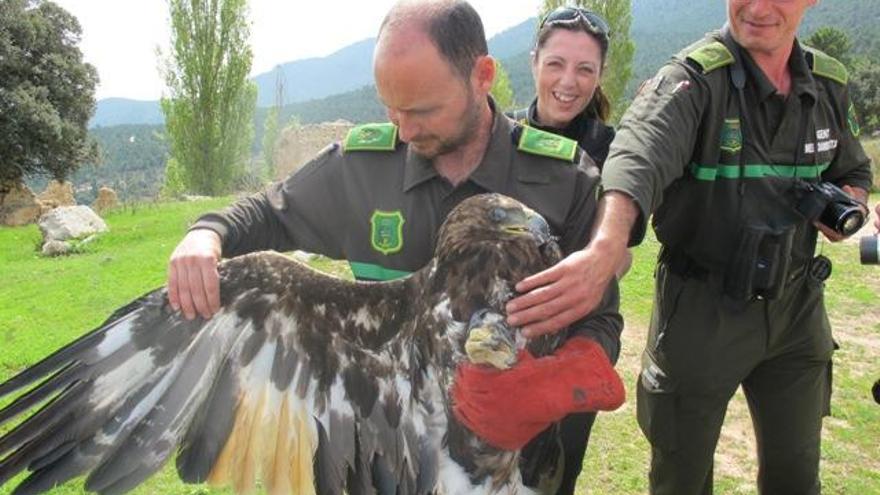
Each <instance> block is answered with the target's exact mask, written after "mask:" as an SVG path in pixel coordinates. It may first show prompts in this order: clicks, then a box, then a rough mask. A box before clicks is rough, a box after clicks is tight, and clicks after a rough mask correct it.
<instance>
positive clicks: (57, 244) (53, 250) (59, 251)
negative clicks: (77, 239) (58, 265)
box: [40, 241, 71, 256]
mask: <svg viewBox="0 0 880 495" xmlns="http://www.w3.org/2000/svg"><path fill="white" fill-rule="evenodd" d="M70 249H71V245H70V243H69V242H65V241H49V242H47V243H45V244H43V250H42V252H41V253H40V254H42V255H43V256H63V255H65V254H67V253H69V252H70Z"/></svg>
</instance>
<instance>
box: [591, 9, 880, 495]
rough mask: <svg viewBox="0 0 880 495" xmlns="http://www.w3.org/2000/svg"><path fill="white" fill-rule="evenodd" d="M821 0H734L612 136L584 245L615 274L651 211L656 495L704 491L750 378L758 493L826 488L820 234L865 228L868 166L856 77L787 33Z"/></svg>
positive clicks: (646, 360) (826, 335)
mask: <svg viewBox="0 0 880 495" xmlns="http://www.w3.org/2000/svg"><path fill="white" fill-rule="evenodd" d="M816 1H817V0H728V1H727V13H728V24H727V25H726V26H725V27H724V29H722V30H721V31H720V32H715V33H710V34H709V35H707V37H706V38H704V39H703V40H701V41H699V42H697V43H695V44H694V45H692V46H690V47H688V48H687V49H685V50H684V51H683V52H682V53H681V54H679V55H678V56H676V57H675V58H674V59H673V60H672V61H670V62H669V63H668V64H667V65H666V66H665V67H663V68H662V69H660V71H659V72H658V74H657V75H656V76H655V77H654V78H652V79H650V80H648V81H646V82H645V83H644V84H643V85H642V87H641V88H640V90H639V93H638V95H637V97H636V99H635V101H634V103H633V104H632V106H631V107H630V108H629V110H628V111H627V114H626V116H625V117H624V119H623V121H622V123H621V126H620V128H619V130H618V134H617V138H616V139H615V141H614V143H613V144H612V146H611V152H610V155H609V157H608V160H607V162H606V165H605V169H604V171H603V182H604V187H605V193H604V195H603V198H602V204H601V207H600V208H601V209H600V211H601V215H602V216H601V220H600V225H599V226H598V228H597V231H596V232H595V235H594V237H593V239H594V240H593V245H592V247H591V249H592V253H588V255H590V256H594V257H595V259H605V260H606V263H605V264H604V267H605V269H606V271H608V270H611V269H612V267H614V266H616V265H615V262H616V260H618V259H619V258H620V257H621V256H622V255H623V253H624V251H625V247H626V244H627V239H629V241H630V243H631V244H634V243H638V242H640V241H641V239H642V237H643V235H644V232H645V228H646V223H647V219H648V218H649V216H650V215H651V214H652V213H653V215H654V216H653V222H652V223H653V227H654V229H655V232H656V234H657V238H658V240H659V241H660V242H661V244H662V249H661V254H660V260H659V264H658V267H657V271H656V280H657V292H656V300H655V305H654V311H653V316H652V319H651V326H650V332H649V336H648V342H647V346H646V349H645V351H644V354H643V360H642V363H643V367H642V372H641V374H640V377H639V383H638V419H639V424H640V426H641V427H642V430H643V432H644V433H645V435H646V436H647V438H648V440H649V441H650V442H651V447H652V462H651V474H650V486H651V492H652V493H656V494H677V495H678V494H708V493H711V492H712V485H713V480H712V478H713V476H712V472H713V452H714V450H715V446H716V443H717V441H718V437H719V433H720V429H721V425H722V422H723V420H724V415H725V411H726V409H727V404H728V401H729V400H730V398H731V397H732V396H733V394H734V393H735V392H736V389H737V387H738V386H740V385H742V386H743V389H744V391H745V394H746V397H747V399H748V403H749V407H750V410H751V413H752V418H753V423H754V425H755V430H756V436H757V440H758V442H757V443H758V450H759V453H758V459H759V463H760V468H759V475H758V485H759V489H760V492H761V493H773V494H782V493H797V494H813V493H819V491H820V482H819V473H818V471H819V444H820V431H821V425H822V417H823V416H824V415H825V414H827V413H828V411H829V403H830V387H831V354H832V350H833V347H834V344H833V342H832V339H831V328H830V325H829V322H828V318H827V316H826V313H825V308H824V305H823V299H822V290H823V281H824V280H825V278H827V276H828V275H829V273H830V261H829V260H828V259H827V258H825V257H823V256H815V255H814V251H815V247H816V241H817V231H821V232H822V233H823V234H824V235H825V236H826V237H828V238H829V239H830V240H832V241H836V240H840V239H842V238H844V237H846V236H848V235H850V234H851V233H852V229H853V228H856V229H857V227H858V226H860V225H861V223H863V222H864V218H865V216H866V215H867V208H866V207H865V206H864V202H865V201H866V199H867V192H866V191H867V190H868V188H869V187H870V184H871V170H870V164H869V160H868V158H867V157H866V155H865V153H864V150H863V149H862V147H861V145H860V144H859V142H858V134H859V129H858V124H857V121H856V118H855V115H854V112H853V108H852V104H851V102H850V100H849V96H848V94H847V87H846V82H847V73H846V69H845V68H844V67H843V65H842V64H840V63H839V62H838V61H836V60H834V59H833V58H831V57H829V56H827V55H825V54H823V53H821V52H818V51H816V50H812V49H810V48H808V47H805V46H802V45H801V44H800V43H799V42H798V41H797V39H796V36H795V34H796V31H797V28H798V25H799V24H800V21H801V19H802V17H803V15H804V13H805V12H806V10H807V9H808V8H810V7H812V6H813V5H815V4H816ZM596 280H599V281H601V280H603V278H602V277H597V278H596ZM598 284H599V283H598V282H596V283H594V284H593V285H598Z"/></svg>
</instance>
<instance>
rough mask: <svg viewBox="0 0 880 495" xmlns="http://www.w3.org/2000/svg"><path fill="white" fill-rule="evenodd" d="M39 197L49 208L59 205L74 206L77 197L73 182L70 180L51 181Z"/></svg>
mask: <svg viewBox="0 0 880 495" xmlns="http://www.w3.org/2000/svg"><path fill="white" fill-rule="evenodd" d="M37 199H38V200H40V202H41V203H43V205H44V206H46V207H48V208H50V209H51V208H58V207H59V206H73V205H75V204H76V199H75V198H74V197H73V184H71V183H70V182H66V181H65V182H58V181H57V180H51V181H49V184H48V185H47V186H46V190H45V191H43V192H41V193H40V195H39V196H37Z"/></svg>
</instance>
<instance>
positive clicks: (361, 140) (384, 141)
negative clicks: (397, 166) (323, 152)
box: [342, 122, 397, 151]
mask: <svg viewBox="0 0 880 495" xmlns="http://www.w3.org/2000/svg"><path fill="white" fill-rule="evenodd" d="M396 147H397V126H396V125H394V124H392V123H390V122H387V123H384V124H363V125H359V126H355V127H352V128H351V129H350V130H349V131H348V134H347V135H346V136H345V140H343V141H342V150H343V151H393V150H394V149H395V148H396Z"/></svg>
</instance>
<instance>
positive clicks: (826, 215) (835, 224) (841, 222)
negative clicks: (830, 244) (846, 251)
mask: <svg viewBox="0 0 880 495" xmlns="http://www.w3.org/2000/svg"><path fill="white" fill-rule="evenodd" d="M819 221H821V222H822V223H823V224H825V225H827V226H829V227H831V228H832V229H834V230H835V231H837V232H838V233H839V234H842V235H844V236H846V237H849V236H851V235H853V234H855V233H856V232H858V230H859V229H860V228H862V225H864V224H865V214H864V213H863V212H862V209H861V207H859V206H849V205H847V204H844V203H837V202H833V201H832V202H830V203H828V206H826V207H825V210H824V211H823V212H822V215H821V217H820V219H819Z"/></svg>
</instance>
